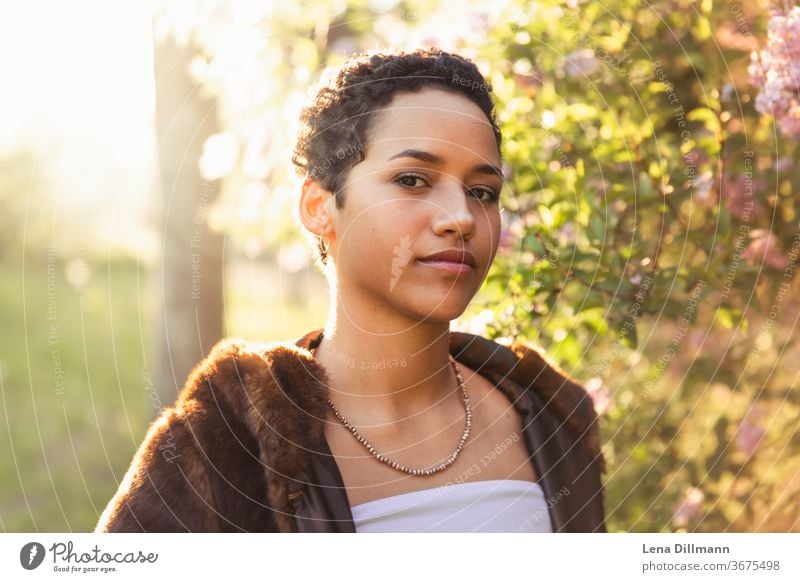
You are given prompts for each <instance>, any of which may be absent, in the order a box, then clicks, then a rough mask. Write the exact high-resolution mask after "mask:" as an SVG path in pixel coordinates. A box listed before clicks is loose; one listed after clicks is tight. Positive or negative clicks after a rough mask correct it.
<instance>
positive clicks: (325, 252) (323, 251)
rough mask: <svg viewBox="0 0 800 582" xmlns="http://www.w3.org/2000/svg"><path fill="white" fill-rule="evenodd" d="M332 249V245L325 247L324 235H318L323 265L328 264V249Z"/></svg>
mask: <svg viewBox="0 0 800 582" xmlns="http://www.w3.org/2000/svg"><path fill="white" fill-rule="evenodd" d="M330 247H331V245H330V243H328V246H325V244H324V240H323V238H322V235H321V234H320V235H317V248H318V249H319V259H320V261H322V264H323V265H327V264H328V249H329V248H330Z"/></svg>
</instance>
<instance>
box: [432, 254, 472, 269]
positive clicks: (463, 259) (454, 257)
mask: <svg viewBox="0 0 800 582" xmlns="http://www.w3.org/2000/svg"><path fill="white" fill-rule="evenodd" d="M420 261H423V262H426V263H428V262H430V263H433V262H438V261H443V262H448V263H464V264H465V265H469V266H470V267H475V257H474V256H472V253H470V252H469V251H458V250H453V251H442V252H439V253H435V254H432V255H428V256H427V257H424V258H422V259H420Z"/></svg>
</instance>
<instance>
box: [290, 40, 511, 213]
mask: <svg viewBox="0 0 800 582" xmlns="http://www.w3.org/2000/svg"><path fill="white" fill-rule="evenodd" d="M430 86H434V87H436V88H439V89H444V90H447V91H451V92H453V93H456V94H459V95H463V96H465V97H466V98H468V99H469V100H470V101H472V102H473V103H475V104H476V105H477V106H478V107H480V109H481V111H483V112H484V113H485V114H486V118H487V119H488V120H489V122H490V124H491V126H492V130H493V132H494V135H495V139H496V141H497V150H498V153H499V152H500V147H501V141H502V136H501V133H500V129H499V127H498V125H497V121H496V119H495V115H494V104H493V102H492V99H491V97H490V95H489V94H490V93H491V91H492V87H491V85H490V84H489V83H487V82H486V79H485V78H484V77H483V75H481V73H480V71H478V68H477V67H476V66H475V64H474V63H473V62H472V61H470V60H468V59H466V58H464V57H461V56H459V55H456V54H452V53H448V52H445V51H443V50H440V49H437V48H427V49H416V50H414V51H411V52H405V51H397V52H389V53H387V52H381V51H374V52H364V53H360V54H357V55H354V56H352V57H350V58H349V59H348V60H347V61H346V62H345V63H344V64H343V65H342V66H341V68H339V70H338V73H336V74H335V75H334V76H332V77H331V79H330V81H329V82H328V83H323V86H322V87H321V88H320V89H319V90H318V91H317V93H316V97H315V98H314V99H313V101H312V102H311V104H310V105H307V106H306V107H304V108H303V110H302V112H301V114H300V130H299V132H298V135H297V140H296V143H295V147H294V149H293V152H292V163H293V164H294V166H295V169H296V171H297V173H298V175H299V176H300V177H301V178H311V179H315V180H319V182H320V184H321V185H322V187H323V188H325V190H328V191H329V192H333V193H334V196H335V199H336V208H339V209H341V208H344V185H345V183H346V179H347V174H348V172H349V171H350V169H351V168H352V167H353V166H355V165H356V164H358V163H359V162H362V161H363V160H364V158H365V156H366V154H365V150H366V147H367V143H368V140H369V138H370V135H371V132H372V130H373V129H374V127H373V118H374V114H375V111H376V110H377V109H379V108H381V107H383V106H385V105H386V104H387V103H389V102H390V101H391V99H392V97H393V96H394V95H395V93H397V92H399V91H411V92H416V91H419V90H421V89H423V88H425V87H430Z"/></svg>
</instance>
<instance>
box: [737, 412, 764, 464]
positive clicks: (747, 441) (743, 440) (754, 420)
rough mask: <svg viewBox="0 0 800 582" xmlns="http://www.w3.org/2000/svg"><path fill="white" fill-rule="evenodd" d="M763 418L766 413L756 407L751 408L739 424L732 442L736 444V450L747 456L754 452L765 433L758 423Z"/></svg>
mask: <svg viewBox="0 0 800 582" xmlns="http://www.w3.org/2000/svg"><path fill="white" fill-rule="evenodd" d="M764 416H766V413H765V412H764V411H763V410H761V409H760V408H758V407H751V408H750V409H749V410H748V411H747V414H745V415H744V418H742V420H741V422H739V427H738V428H737V430H736V436H735V437H734V442H735V443H736V448H737V449H738V450H739V451H742V452H743V453H745V454H746V455H747V456H750V455H752V454H753V453H755V452H756V449H757V448H758V446H759V445H760V444H761V441H762V440H763V438H764V435H765V434H766V431H765V430H764V428H763V427H762V426H761V425H760V421H761V419H762V418H764Z"/></svg>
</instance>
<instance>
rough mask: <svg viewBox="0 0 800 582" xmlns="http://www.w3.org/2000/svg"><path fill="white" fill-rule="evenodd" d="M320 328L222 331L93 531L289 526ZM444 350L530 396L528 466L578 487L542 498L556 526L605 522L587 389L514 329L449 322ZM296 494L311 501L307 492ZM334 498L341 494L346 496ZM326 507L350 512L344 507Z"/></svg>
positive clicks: (590, 526)
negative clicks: (235, 335)
mask: <svg viewBox="0 0 800 582" xmlns="http://www.w3.org/2000/svg"><path fill="white" fill-rule="evenodd" d="M320 332H321V330H316V331H313V332H311V333H309V334H306V335H305V336H303V337H302V338H301V339H300V340H298V341H297V342H294V343H291V342H276V343H270V344H257V343H251V342H246V341H244V340H236V339H227V340H223V341H221V342H220V343H219V344H217V345H216V346H215V347H214V348H213V349H212V351H211V353H210V354H209V355H208V357H206V358H205V359H204V360H203V361H202V362H201V363H200V364H199V365H198V366H197V367H196V368H195V369H194V371H193V372H192V373H191V375H190V376H189V378H188V380H187V381H186V384H185V386H184V387H183V389H182V390H181V392H180V394H179V396H178V399H177V401H176V402H175V404H174V406H172V407H170V408H167V409H165V410H164V411H163V412H162V413H161V415H160V416H159V417H158V418H157V419H156V420H155V421H154V422H153V424H152V425H151V426H150V428H149V430H148V432H147V435H146V436H145V439H144V442H143V443H142V445H141V446H140V448H139V450H138V451H137V453H136V455H135V456H134V458H133V461H132V463H131V465H130V467H129V469H128V471H127V472H126V474H125V476H124V478H123V480H122V482H121V483H120V486H119V489H118V491H117V493H116V494H115V495H114V497H113V499H111V501H110V503H109V504H108V506H107V507H106V509H105V511H104V512H103V514H102V516H101V517H100V520H99V523H98V524H97V528H96V530H95V531H98V532H121V531H150V532H169V531H192V532H224V531H261V532H264V531H273V532H292V531H298V525H297V522H296V515H295V514H296V512H297V508H298V506H297V501H298V497H299V498H300V501H304V498H302V496H303V494H304V492H305V491H306V489H309V488H310V486H309V485H307V484H304V480H305V478H307V476H308V468H309V465H310V461H309V459H310V458H312V457H314V454H315V453H316V452H319V451H321V450H329V449H327V448H326V446H325V445H324V444H323V442H324V436H323V426H324V425H323V422H322V421H321V419H324V418H325V416H326V414H327V408H328V407H327V402H326V400H327V395H328V389H327V382H326V376H325V370H324V369H323V368H322V367H321V366H320V365H319V364H317V362H316V361H315V360H314V358H313V357H312V355H311V353H310V352H309V346H312V347H313V346H315V345H316V343H315V342H318V341H319V339H320ZM451 353H452V354H453V356H454V357H455V358H456V360H458V361H460V362H462V363H464V364H465V365H467V366H469V367H471V368H473V369H475V370H476V371H478V372H479V373H481V374H482V375H484V376H486V377H487V378H489V379H490V380H492V382H493V383H494V384H495V385H497V386H498V388H500V389H503V390H504V391H506V392H507V395H508V396H509V398H512V401H513V399H515V398H516V399H518V400H520V394H522V395H523V396H524V395H527V394H530V396H531V397H532V398H535V400H536V402H539V403H540V405H539V406H540V407H541V410H539V411H536V412H537V415H536V416H531V421H529V424H531V428H529V429H526V430H534V427H533V426H532V425H533V424H536V425H537V426H538V427H543V428H540V429H537V430H541V431H544V432H546V433H547V434H543V435H539V436H537V435H533V436H532V437H531V438H532V439H533V440H530V441H529V442H530V443H536V442H539V443H540V444H535V445H531V446H533V447H534V448H535V449H536V450H539V449H541V450H542V454H541V458H542V459H552V461H551V460H546V461H539V463H543V462H546V463H550V467H551V468H548V466H546V465H542V466H541V467H538V466H537V474H540V475H543V476H547V478H548V479H549V481H547V480H545V479H544V477H543V485H544V488H545V492H546V493H547V489H548V488H550V489H551V490H554V488H556V487H557V486H558V484H559V483H562V482H563V483H569V486H570V487H573V488H574V489H575V490H577V491H578V495H576V496H575V499H574V502H575V503H574V506H572V505H569V504H567V503H561V504H560V505H561V507H560V508H558V511H557V512H556V511H555V509H556V508H555V507H554V508H553V509H551V512H553V516H551V519H552V520H553V523H554V525H555V526H556V531H605V526H604V523H603V519H604V518H603V509H602V496H603V493H602V485H601V484H600V473H601V472H602V471H604V470H605V466H604V461H603V457H602V453H601V450H600V439H599V434H598V427H597V417H596V415H595V412H594V409H593V406H592V402H591V400H590V399H589V398H588V396H587V394H586V392H585V390H584V389H583V388H582V387H581V386H579V385H578V384H577V383H575V382H574V381H572V380H571V379H569V378H568V377H567V375H566V374H565V373H564V372H563V371H561V370H560V369H558V368H557V367H556V366H554V365H553V364H552V363H549V362H548V361H547V360H546V359H545V357H544V356H543V355H542V354H541V353H540V352H539V351H538V350H537V349H535V348H533V347H532V346H530V345H528V344H526V343H524V342H521V341H516V342H514V343H513V344H512V345H511V346H510V348H507V347H504V346H501V345H499V344H497V343H495V342H492V341H490V340H487V339H484V338H480V337H479V336H474V335H471V334H466V333H458V332H454V333H453V334H452V337H451ZM520 401H521V400H520ZM554 433H558V434H559V436H558V438H552V437H553V434H554ZM526 438H527V437H526ZM537 439H538V441H537ZM556 442H557V443H558V444H553V443H556ZM548 447H549V448H548ZM554 447H559V448H554ZM539 457H540V456H539V454H538V453H536V454H534V455H533V456H532V458H533V459H534V460H537V459H538V458H539ZM314 458H315V459H316V458H317V457H314ZM327 463H328V467H327V468H326V471H328V470H330V471H333V472H334V473H335V470H334V469H332V468H331V465H330V463H332V459H331V458H329V459H328V461H327ZM333 466H335V463H333ZM543 469H544V472H542V470H543ZM587 469H589V470H588V471H587ZM559 479H560V481H559ZM335 481H337V482H339V483H340V481H339V480H338V479H337V480H335ZM306 497H307V498H309V502H311V500H310V498H311V497H312V495H310V494H309V495H307V496H306ZM581 497H585V498H586V499H580V498H581ZM335 499H336V502H338V503H339V504H340V505H346V497H343V496H341V495H340V496H339V497H337V498H335ZM330 503H331V501H330V500H323V501H322V502H320V504H318V505H315V506H313V507H310V506H309V507H307V508H305V509H304V510H303V511H304V512H305V513H310V514H313V515H314V517H315V519H314V520H313V521H315V522H316V521H318V520H319V521H320V522H322V521H325V520H326V519H327V518H328V517H327V516H329V515H330V514H331V512H332V510H330V508H327V509H326V506H327V505H330ZM570 503H573V501H570ZM336 513H337V514H338V515H342V516H348V515H349V508H348V507H344V508H342V507H339V508H336ZM343 521H347V519H346V518H344V519H343ZM346 525H347V526H348V527H349V529H348V527H345V528H344V529H339V530H330V529H328V530H324V531H353V530H352V523H350V524H346ZM320 531H323V530H320Z"/></svg>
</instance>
